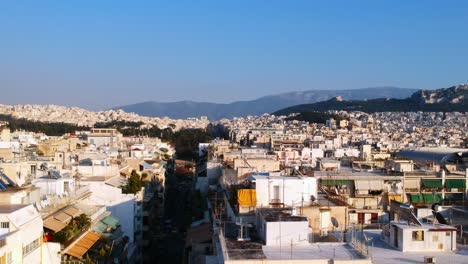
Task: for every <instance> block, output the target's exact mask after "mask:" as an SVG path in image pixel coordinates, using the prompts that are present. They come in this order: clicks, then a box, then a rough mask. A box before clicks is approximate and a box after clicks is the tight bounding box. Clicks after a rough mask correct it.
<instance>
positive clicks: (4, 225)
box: [0, 222, 10, 228]
mask: <svg viewBox="0 0 468 264" xmlns="http://www.w3.org/2000/svg"><path fill="white" fill-rule="evenodd" d="M0 228H10V222H0Z"/></svg>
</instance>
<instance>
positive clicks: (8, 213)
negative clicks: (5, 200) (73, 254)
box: [0, 205, 61, 264]
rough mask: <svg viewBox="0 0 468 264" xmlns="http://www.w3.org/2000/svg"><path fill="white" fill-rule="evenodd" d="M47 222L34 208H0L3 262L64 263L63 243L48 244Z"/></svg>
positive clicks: (18, 263) (20, 206)
mask: <svg viewBox="0 0 468 264" xmlns="http://www.w3.org/2000/svg"><path fill="white" fill-rule="evenodd" d="M43 235H44V234H43V222H42V218H41V216H40V215H39V214H38V213H37V210H36V209H35V208H34V207H33V206H32V205H0V262H1V263H12V264H20V263H51V264H59V263H61V262H60V258H61V255H60V244H59V243H52V242H45V241H44V239H43Z"/></svg>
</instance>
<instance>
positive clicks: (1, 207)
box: [0, 204, 28, 214]
mask: <svg viewBox="0 0 468 264" xmlns="http://www.w3.org/2000/svg"><path fill="white" fill-rule="evenodd" d="M26 206H28V205H27V204H0V214H10V213H13V212H15V211H17V210H19V209H22V208H24V207H26Z"/></svg>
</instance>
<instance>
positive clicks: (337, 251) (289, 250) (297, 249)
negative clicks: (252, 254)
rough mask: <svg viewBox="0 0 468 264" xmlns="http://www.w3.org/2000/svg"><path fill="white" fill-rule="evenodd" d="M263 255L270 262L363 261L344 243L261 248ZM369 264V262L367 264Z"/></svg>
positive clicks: (356, 252) (355, 251)
mask: <svg viewBox="0 0 468 264" xmlns="http://www.w3.org/2000/svg"><path fill="white" fill-rule="evenodd" d="M262 250H263V254H264V255H265V258H266V259H272V260H282V259H283V260H284V259H293V260H319V259H334V260H356V259H364V258H363V257H362V256H361V255H360V254H359V253H358V251H357V250H356V249H354V248H353V247H351V246H350V245H349V244H346V243H313V244H310V243H307V242H305V243H303V244H296V245H293V246H292V247H291V245H290V244H285V245H284V247H279V246H274V247H273V246H263V247H262ZM369 263H370V262H369Z"/></svg>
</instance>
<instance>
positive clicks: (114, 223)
mask: <svg viewBox="0 0 468 264" xmlns="http://www.w3.org/2000/svg"><path fill="white" fill-rule="evenodd" d="M101 222H103V223H104V224H106V225H108V226H110V227H112V228H117V227H118V226H119V225H120V222H119V219H117V218H115V217H113V216H112V215H109V216H106V217H105V218H104V219H102V221H101Z"/></svg>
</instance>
